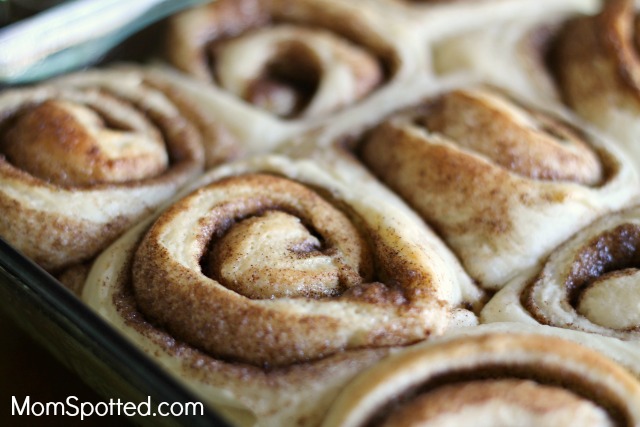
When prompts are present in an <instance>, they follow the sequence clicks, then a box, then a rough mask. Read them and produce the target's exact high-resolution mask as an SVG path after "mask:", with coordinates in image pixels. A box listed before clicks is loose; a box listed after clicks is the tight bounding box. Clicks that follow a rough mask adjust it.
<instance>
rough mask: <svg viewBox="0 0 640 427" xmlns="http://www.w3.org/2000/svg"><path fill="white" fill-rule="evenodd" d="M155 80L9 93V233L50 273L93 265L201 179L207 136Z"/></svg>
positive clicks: (2, 187) (4, 203)
mask: <svg viewBox="0 0 640 427" xmlns="http://www.w3.org/2000/svg"><path fill="white" fill-rule="evenodd" d="M145 73H147V71H145V69H143V68H136V67H133V66H132V67H131V68H127V69H125V68H124V67H123V68H122V69H112V70H91V71H84V72H80V73H78V74H74V75H69V76H66V77H64V78H63V79H60V80H58V81H51V82H47V83H43V84H41V85H38V86H33V87H24V88H16V89H10V90H7V91H5V92H3V93H2V94H1V95H0V154H1V157H0V210H1V211H2V215H1V216H2V219H1V220H0V235H2V236H3V237H4V238H6V239H7V240H8V241H9V242H10V243H11V244H13V245H15V246H16V247H17V248H18V249H20V250H22V251H23V252H24V253H25V254H26V255H27V256H29V257H31V258H32V259H33V260H35V261H36V262H38V263H39V264H41V265H42V266H43V267H44V268H46V269H49V270H58V269H60V268H62V267H66V266H69V265H72V264H76V263H79V262H82V261H85V260H88V259H90V258H92V257H93V256H95V255H96V254H97V253H98V252H99V251H100V250H101V249H103V248H104V247H105V246H106V245H107V244H108V243H110V242H111V241H112V240H113V239H114V238H115V237H117V236H118V235H119V234H120V233H122V232H123V231H124V230H125V229H127V228H128V227H129V226H131V224H132V223H133V222H135V221H136V220H138V219H140V217H141V216H143V215H144V214H146V213H148V212H149V211H150V210H151V209H153V208H154V207H155V206H157V205H158V204H159V203H161V202H162V201H164V200H166V199H167V198H169V197H171V196H172V195H173V194H174V193H175V192H176V191H177V189H178V188H180V187H181V186H182V185H184V184H185V183H186V182H187V181H188V180H189V179H191V178H193V177H194V176H195V175H196V174H198V173H200V172H201V170H202V164H203V152H202V146H201V142H200V141H201V140H200V137H201V134H200V133H199V131H198V129H197V128H196V127H195V126H194V125H193V123H192V122H191V121H190V120H189V119H188V117H185V115H184V114H183V112H182V110H180V109H178V107H177V106H176V104H175V103H173V102H172V101H171V99H170V98H168V97H167V96H165V94H164V93H163V92H162V91H161V90H159V89H156V88H154V87H153V86H151V85H149V84H147V83H146V81H145V78H146V77H145ZM132 200H136V203H131V202H132Z"/></svg>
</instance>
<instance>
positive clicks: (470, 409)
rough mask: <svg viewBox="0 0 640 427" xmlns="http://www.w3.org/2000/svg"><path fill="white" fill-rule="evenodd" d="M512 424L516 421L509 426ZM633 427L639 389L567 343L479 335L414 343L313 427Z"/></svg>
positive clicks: (360, 380) (361, 379)
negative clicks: (452, 426)
mask: <svg viewBox="0 0 640 427" xmlns="http://www.w3.org/2000/svg"><path fill="white" fill-rule="evenodd" d="M516 420H517V421H516ZM514 422H516V423H517V424H518V425H522V426H529V425H531V426H540V425H549V426H555V425H563V426H565V425H566V426H591V425H593V426H635V425H638V423H640V383H639V382H638V380H637V379H636V378H635V377H633V376H632V375H631V374H630V373H629V372H628V371H626V370H625V369H624V368H622V367H620V366H619V365H617V364H615V363H614V362H613V361H611V360H610V359H608V358H606V357H604V356H602V355H600V354H599V353H597V352H594V351H592V350H590V349H587V348H586V347H583V346H580V345H578V344H575V343H573V342H571V341H566V340H562V339H558V338H555V337H549V336H544V335H537V334H529V333H528V334H522V333H510V334H505V333H489V334H482V335H477V336H467V337H463V338H460V337H457V338H453V339H451V338H450V339H445V340H442V341H437V342H428V343H425V344H419V345H416V346H414V347H412V348H409V349H406V350H404V351H402V352H399V353H397V354H395V355H392V356H390V357H387V358H385V359H384V360H382V361H381V362H379V363H378V364H376V365H374V366H373V367H372V368H370V369H368V370H366V371H365V372H363V373H362V374H361V375H359V376H358V377H356V379H355V380H353V381H352V382H351V383H349V384H348V385H347V387H345V388H344V389H343V390H342V392H341V393H340V395H339V396H338V398H337V399H336V402H335V403H334V404H333V405H332V407H331V408H330V410H329V412H328V414H327V417H326V418H325V419H324V421H323V424H322V425H323V426H344V427H346V426H350V427H356V426H431V425H438V426H441V425H470V424H472V425H482V426H484V425H487V426H488V425H491V426H494V425H513V423H514Z"/></svg>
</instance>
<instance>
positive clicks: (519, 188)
mask: <svg viewBox="0 0 640 427" xmlns="http://www.w3.org/2000/svg"><path fill="white" fill-rule="evenodd" d="M569 120H570V119H569V118H568V117H562V116H558V115H556V114H551V113H548V112H545V111H542V110H538V109H533V108H530V107H528V106H526V105H524V104H520V103H519V102H517V101H515V100H514V99H513V98H511V97H509V96H507V95H506V94H504V93H501V92H499V91H497V90H494V89H490V88H479V87H477V88H467V89H458V90H453V91H450V92H445V93H443V94H440V95H438V96H432V97H428V98H427V99H426V100H424V101H423V102H422V103H420V104H419V105H417V106H414V107H410V108H408V109H406V110H405V111H401V112H399V113H397V114H395V115H393V116H391V117H390V118H388V119H387V120H385V121H383V122H382V123H381V124H379V125H378V126H377V127H374V128H373V129H372V130H371V131H370V132H368V133H367V134H365V135H364V137H363V138H362V141H361V143H360V145H359V149H358V152H359V155H360V158H361V159H362V161H363V162H364V163H365V164H366V165H367V167H368V168H369V169H370V170H371V171H372V172H373V174H375V175H376V176H377V177H379V178H380V179H381V180H382V181H383V182H384V183H386V184H387V185H388V186H389V187H391V188H392V189H393V190H394V191H396V192H397V193H398V194H399V195H401V196H402V197H403V198H404V199H405V200H406V201H407V202H408V203H409V204H410V205H411V206H412V207H413V208H414V209H415V210H416V211H417V212H418V213H419V214H420V215H421V216H422V217H423V218H424V219H425V220H426V222H427V223H428V224H430V225H431V226H433V228H434V229H435V230H436V231H437V232H438V233H439V234H440V235H441V237H442V238H443V239H444V240H445V242H446V243H447V244H448V245H449V246H450V247H451V248H452V249H453V251H454V252H455V253H456V254H457V255H458V256H459V258H460V260H461V261H462V263H463V265H464V267H465V268H466V270H467V271H468V272H469V274H470V275H471V276H472V277H473V278H474V279H477V280H478V281H479V283H480V284H481V285H482V286H483V287H485V288H487V289H499V288H500V287H502V286H503V285H504V284H505V283H506V282H507V281H508V280H509V279H510V278H512V277H513V276H514V275H515V274H517V273H518V272H519V271H522V270H524V269H526V268H529V267H531V266H533V265H535V264H536V263H537V262H538V261H539V260H540V259H541V258H542V257H544V256H545V255H546V254H548V253H549V252H550V251H551V250H552V249H553V248H554V247H555V246H557V245H558V244H559V243H560V242H562V241H563V240H565V239H566V238H568V237H569V236H570V235H571V234H572V233H574V232H575V231H577V230H578V229H580V228H581V227H583V226H584V225H586V224H588V223H589V222H591V221H592V220H593V219H595V218H596V217H597V216H599V215H601V214H603V213H605V212H607V211H610V210H614V209H617V208H620V207H622V206H625V204H628V203H630V200H631V199H632V197H634V196H635V195H636V194H637V189H638V186H637V176H636V174H635V172H634V170H633V168H632V167H630V165H629V163H628V160H627V159H625V158H624V157H623V156H622V155H621V154H620V153H619V151H618V150H617V149H616V148H615V147H612V146H610V145H608V144H607V143H606V141H602V140H599V139H597V138H596V137H595V136H594V135H591V134H590V133H588V132H586V131H583V130H581V129H580V128H578V127H576V125H574V124H572V123H571V122H570V121H569Z"/></svg>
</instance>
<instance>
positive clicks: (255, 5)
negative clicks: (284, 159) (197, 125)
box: [166, 0, 423, 153]
mask: <svg viewBox="0 0 640 427" xmlns="http://www.w3.org/2000/svg"><path fill="white" fill-rule="evenodd" d="M408 36H409V33H408V32H407V31H406V28H404V27H403V26H402V25H401V23H399V22H394V20H393V19H392V16H387V15H383V14H381V13H379V11H378V10H376V9H374V8H371V5H367V4H366V2H359V3H358V4H355V3H350V2H345V1H337V0H302V1H296V2H295V3H291V2H285V1H281V0H241V1H236V0H222V1H217V2H214V3H212V4H209V5H206V6H203V7H200V8H194V9H191V10H188V11H186V12H183V13H181V14H178V15H176V16H175V17H172V18H171V19H170V21H169V25H168V29H167V37H166V38H167V40H166V45H167V48H166V52H167V53H166V58H167V60H168V62H170V63H171V64H173V65H174V66H175V67H177V68H178V69H180V70H182V71H183V72H186V73H188V74H190V75H192V76H195V77H197V78H198V79H200V80H202V81H203V82H207V83H209V90H207V91H205V92H206V93H205V95H207V96H206V97H207V98H208V104H209V107H210V108H211V110H212V111H214V112H215V114H241V115H242V116H243V117H245V119H246V120H245V121H244V122H243V123H241V124H240V125H239V126H237V127H236V128H234V129H232V130H233V132H234V134H235V135H236V136H237V137H238V138H239V139H240V140H242V141H243V146H244V147H245V148H246V149H247V151H248V152H250V153H255V152H265V151H269V150H271V149H273V148H274V147H277V146H278V145H279V143H280V142H282V141H283V140H285V139H287V138H289V137H291V136H292V135H297V134H299V133H300V132H301V131H303V130H306V129H307V128H309V127H315V126H317V125H319V124H322V123H325V122H327V121H329V120H330V119H332V118H333V117H335V116H336V115H337V114H339V113H342V112H344V111H345V110H348V109H351V108H353V107H355V106H359V105H360V104H362V103H369V104H371V103H374V104H380V102H376V98H377V94H378V93H379V92H385V91H386V88H387V87H388V86H391V85H392V83H393V82H394V81H395V80H397V79H398V78H400V77H401V76H403V77H407V74H408V73H409V72H410V71H412V70H413V69H415V68H416V67H418V66H421V65H422V62H421V61H422V60H423V55H420V54H419V53H418V52H415V51H414V50H413V45H412V44H411V43H404V39H405V38H406V37H408ZM365 101H366V102H365ZM382 105H384V104H382ZM247 122H251V123H252V125H251V126H247Z"/></svg>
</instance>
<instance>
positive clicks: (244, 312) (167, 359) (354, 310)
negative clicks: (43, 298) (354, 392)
mask: <svg viewBox="0 0 640 427" xmlns="http://www.w3.org/2000/svg"><path fill="white" fill-rule="evenodd" d="M193 188H195V190H194V191H192V192H190V193H188V194H187V195H186V196H184V197H182V198H180V199H179V200H177V201H175V203H173V204H172V205H171V207H169V208H168V209H167V210H166V211H164V212H163V213H161V214H160V215H159V216H158V217H157V218H150V219H149V220H147V221H145V222H143V223H141V224H140V225H139V226H137V227H136V228H135V229H134V230H132V231H131V232H128V233H127V234H126V235H125V236H123V237H122V238H121V239H119V240H118V241H117V242H116V243H115V244H114V245H113V246H112V247H111V248H109V249H108V250H107V251H105V252H104V253H103V254H102V255H101V256H100V257H99V258H98V260H97V261H96V262H95V263H94V266H93V268H92V271H91V273H90V276H89V278H88V280H87V283H86V285H85V288H84V293H83V298H84V299H85V301H87V302H88V303H89V304H90V305H91V306H92V307H93V308H94V309H95V310H97V311H98V312H99V313H100V314H102V315H103V316H105V317H106V318H107V319H108V320H109V321H110V322H112V323H113V324H114V325H115V326H116V327H117V328H118V329H120V330H121V331H122V332H123V333H124V334H125V335H127V336H129V337H131V338H132V339H133V341H134V342H135V343H136V344H137V345H140V346H141V347H142V348H143V349H144V350H145V351H147V352H148V353H150V354H152V355H153V356H154V359H156V360H159V361H160V363H161V364H163V365H164V366H166V367H168V368H169V369H170V370H171V372H173V373H175V374H177V375H178V377H179V378H181V379H182V380H183V381H185V382H186V383H187V385H188V386H189V387H192V388H194V389H195V390H196V391H197V392H199V393H201V395H202V397H203V399H204V400H205V401H208V402H210V403H212V404H213V405H214V406H216V407H218V406H222V407H223V408H227V409H229V408H231V407H236V408H243V409H242V411H241V412H242V413H244V414H245V415H247V414H248V415H249V416H250V417H257V418H259V419H260V420H262V421H263V422H265V423H267V424H264V425H293V422H292V419H294V418H291V417H295V421H296V422H303V421H304V420H305V419H306V421H304V422H303V424H304V425H310V424H312V423H313V420H314V419H317V417H316V418H312V417H310V414H311V413H313V414H319V413H321V412H322V411H323V408H324V407H326V406H325V405H326V404H327V402H328V399H330V396H331V395H330V394H327V393H329V392H330V391H335V388H336V387H337V386H338V384H342V383H343V382H344V381H345V380H346V378H347V377H350V376H352V375H354V374H355V372H356V371H357V370H358V369H360V368H362V367H363V366H364V365H365V364H368V363H371V362H372V361H374V360H377V359H378V358H379V357H380V356H381V355H383V354H385V353H386V352H387V351H388V350H386V349H387V348H389V347H391V346H403V345H407V344H411V343H414V342H418V341H421V340H424V339H427V338H429V337H431V336H436V335H440V334H442V333H444V331H445V330H448V329H450V328H452V327H460V326H464V325H469V324H475V316H474V314H473V312H471V311H469V310H467V309H466V307H470V306H474V305H477V303H478V302H479V300H480V298H481V297H482V294H481V293H480V292H479V291H477V289H475V291H473V290H471V289H474V288H473V284H472V283H471V282H470V280H469V278H468V277H467V276H466V275H465V274H464V273H463V272H462V269H461V268H460V266H459V265H457V264H456V263H455V259H454V258H453V256H450V255H448V254H447V253H446V248H445V247H444V245H442V243H441V242H440V241H439V240H438V239H437V238H436V237H435V235H433V234H431V233H429V232H428V231H427V229H426V228H424V227H423V226H419V224H417V223H416V222H414V221H413V217H412V216H411V213H410V211H408V210H404V209H402V208H401V206H402V205H400V204H397V205H396V204H394V203H395V202H393V201H392V203H390V204H388V205H386V206H385V199H383V198H380V195H383V194H387V193H386V191H385V190H384V189H382V188H380V186H379V185H375V182H371V183H368V184H365V183H348V184H347V182H344V181H341V180H339V179H336V178H334V177H332V175H331V174H330V173H328V172H326V171H323V170H322V169H320V168H319V167H317V166H315V165H314V164H313V163H312V162H309V161H292V160H288V159H287V158H284V157H266V158H256V159H253V160H250V161H245V162H242V163H235V164H231V165H228V166H225V167H221V168H218V169H215V170H213V171H212V172H210V173H208V174H207V175H205V177H203V178H202V179H200V180H198V181H197V183H195V184H194V185H193ZM177 348H180V349H183V348H189V349H191V350H189V351H186V350H180V351H176V349H177ZM195 349H198V351H196V350H195ZM183 355H185V356H184V357H183ZM197 360H200V361H201V362H197ZM315 381H318V383H317V384H313V383H314V382H315ZM312 384H313V385H312ZM331 384H333V385H331ZM308 387H312V388H311V390H314V392H315V393H316V394H317V396H310V395H309V391H308V390H306V391H305V390H304V389H307V388H308ZM292 393H293V396H292ZM297 394H300V396H304V399H303V401H297V399H298V397H296V395H297ZM220 396H226V399H227V400H226V401H225V400H224V399H221V398H220ZM287 401H291V402H293V403H290V404H283V402H287ZM291 405H293V407H292V406H291ZM283 417H284V418H283ZM269 420H270V421H269ZM285 421H286V422H285ZM269 423H271V424H269ZM307 423H309V424H307ZM260 425H263V424H260Z"/></svg>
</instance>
